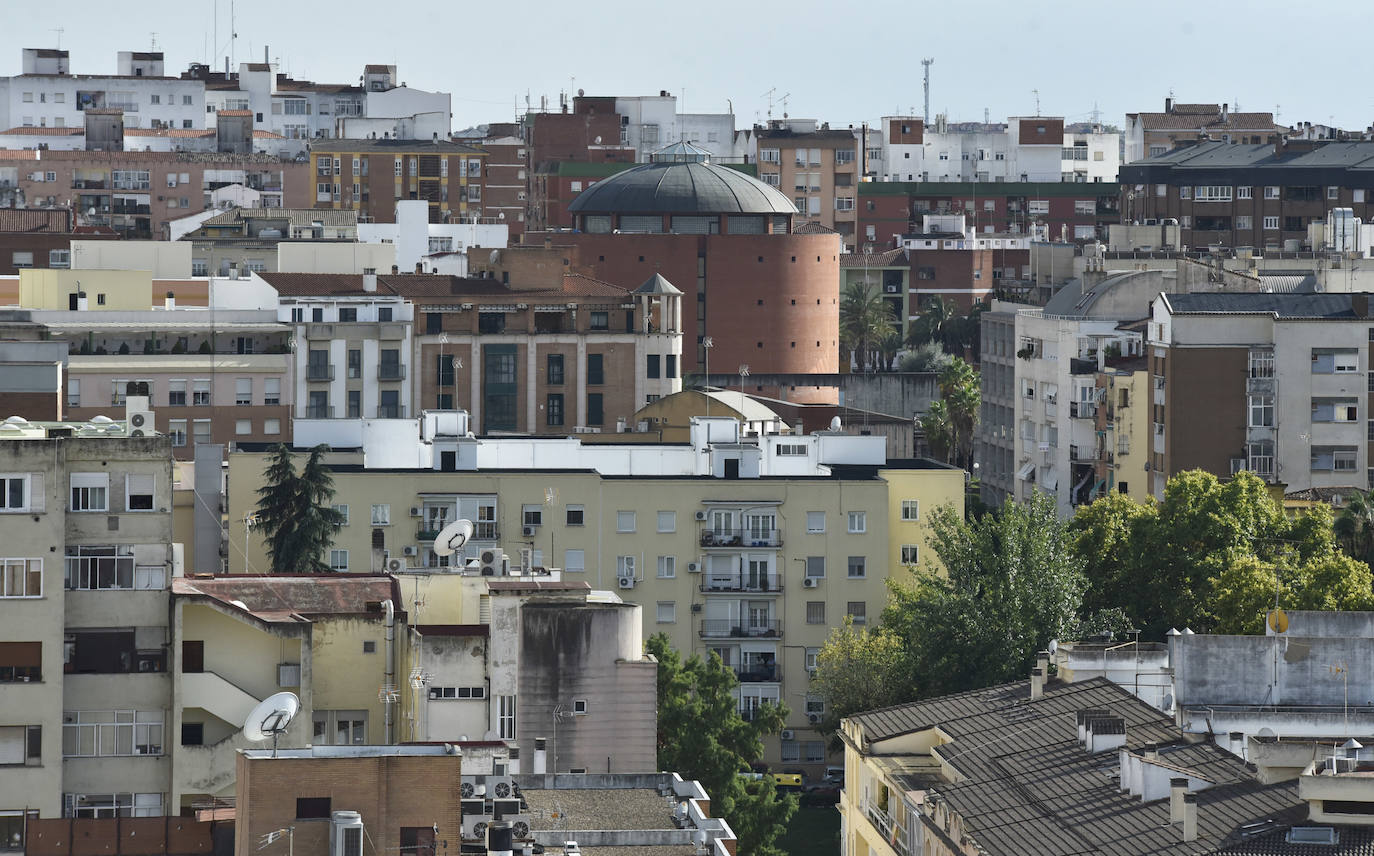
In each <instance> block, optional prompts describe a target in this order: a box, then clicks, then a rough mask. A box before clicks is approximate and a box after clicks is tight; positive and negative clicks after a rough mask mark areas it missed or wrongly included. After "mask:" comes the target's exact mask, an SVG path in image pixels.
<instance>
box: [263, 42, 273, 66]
mask: <svg viewBox="0 0 1374 856" xmlns="http://www.w3.org/2000/svg"><path fill="white" fill-rule="evenodd" d="M267 47H268V46H267V45H263V46H262V64H263V65H267V64H268V63H270V62H271V61H272V60H270V59H268V58H267Z"/></svg>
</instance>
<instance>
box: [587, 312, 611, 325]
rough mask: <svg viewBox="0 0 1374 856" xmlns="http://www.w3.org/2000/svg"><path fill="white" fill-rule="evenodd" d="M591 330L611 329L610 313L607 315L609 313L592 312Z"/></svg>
mask: <svg viewBox="0 0 1374 856" xmlns="http://www.w3.org/2000/svg"><path fill="white" fill-rule="evenodd" d="M591 329H592V330H609V329H611V316H610V313H609V312H599V311H598V312H592V314H591Z"/></svg>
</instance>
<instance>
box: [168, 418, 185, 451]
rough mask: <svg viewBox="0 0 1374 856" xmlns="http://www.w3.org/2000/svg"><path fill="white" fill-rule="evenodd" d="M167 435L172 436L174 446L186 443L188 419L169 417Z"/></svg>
mask: <svg viewBox="0 0 1374 856" xmlns="http://www.w3.org/2000/svg"><path fill="white" fill-rule="evenodd" d="M167 436H169V437H171V438H172V445H173V446H185V445H186V420H185V419H169V420H167Z"/></svg>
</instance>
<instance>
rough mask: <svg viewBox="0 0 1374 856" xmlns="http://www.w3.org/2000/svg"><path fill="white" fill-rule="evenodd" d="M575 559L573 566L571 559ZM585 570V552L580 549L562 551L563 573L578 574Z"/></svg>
mask: <svg viewBox="0 0 1374 856" xmlns="http://www.w3.org/2000/svg"><path fill="white" fill-rule="evenodd" d="M574 558H576V559H577V564H576V565H574V564H573V559H574ZM586 570H587V551H585V550H580V549H566V550H564V551H563V573H565V574H580V573H584V572H585V571H586Z"/></svg>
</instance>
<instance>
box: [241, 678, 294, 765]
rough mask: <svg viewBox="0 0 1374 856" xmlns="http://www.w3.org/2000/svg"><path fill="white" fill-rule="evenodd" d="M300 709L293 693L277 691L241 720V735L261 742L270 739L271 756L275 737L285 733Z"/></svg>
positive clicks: (275, 748)
mask: <svg viewBox="0 0 1374 856" xmlns="http://www.w3.org/2000/svg"><path fill="white" fill-rule="evenodd" d="M300 711H301V700H300V699H298V698H296V694H295V693H277V694H276V695H270V696H268V697H267V698H265V699H263V700H262V701H260V702H258V705H257V707H255V708H253V709H252V710H251V711H250V712H249V713H248V718H247V719H245V720H244V722H243V736H244V737H246V738H248V739H249V740H251V741H253V742H254V743H261V742H262V741H264V740H267V739H268V738H269V737H270V738H271V739H272V757H274V758H275V757H276V754H277V738H278V737H280V736H281V735H282V734H283V733H285V731H286V729H287V727H288V726H289V725H290V724H291V720H292V719H294V718H295V717H296V714H298V713H300Z"/></svg>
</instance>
